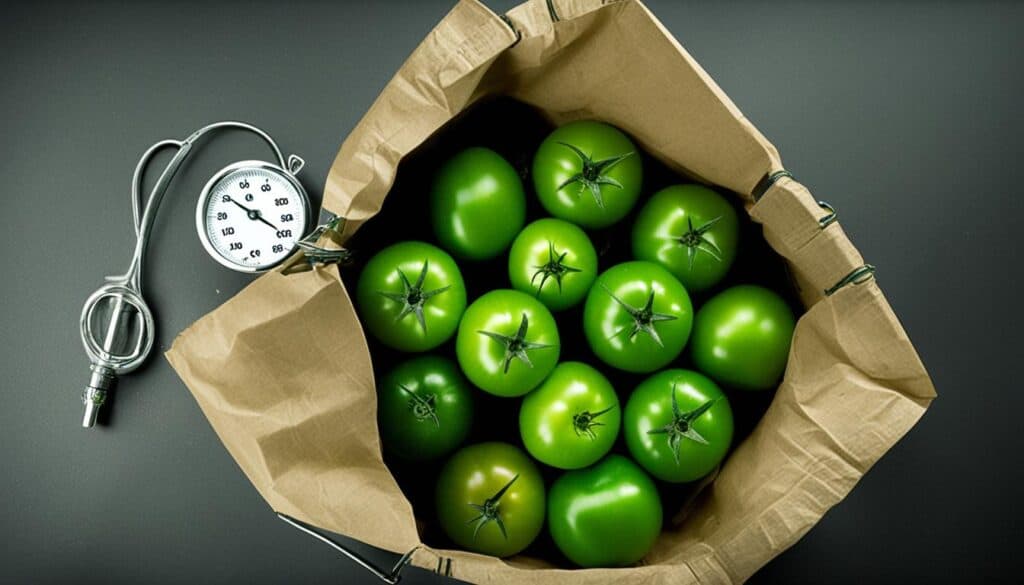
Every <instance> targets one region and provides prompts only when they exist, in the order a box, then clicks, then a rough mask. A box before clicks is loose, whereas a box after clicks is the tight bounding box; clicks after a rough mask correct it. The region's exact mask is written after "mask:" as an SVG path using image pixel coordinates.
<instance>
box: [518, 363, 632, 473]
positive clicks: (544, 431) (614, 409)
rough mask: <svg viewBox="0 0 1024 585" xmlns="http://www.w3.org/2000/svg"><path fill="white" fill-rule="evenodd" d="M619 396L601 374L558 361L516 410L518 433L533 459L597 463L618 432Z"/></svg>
mask: <svg viewBox="0 0 1024 585" xmlns="http://www.w3.org/2000/svg"><path fill="white" fill-rule="evenodd" d="M620 418H621V412H620V410H619V397H618V396H617V395H616V394H615V388H613V387H612V385H611V383H610V382H609V381H608V379H607V378H605V377H604V376H603V375H602V374H601V372H599V371H597V370H595V369H594V368H592V367H590V366H588V365H587V364H584V363H581V362H562V363H560V364H558V366H557V367H556V368H555V371H553V372H551V375H550V376H548V377H547V379H546V380H544V382H543V383H542V384H541V385H540V387H538V388H537V389H536V390H534V391H533V392H530V393H529V394H527V395H526V397H525V398H523V404H522V406H521V407H520V409H519V434H520V435H521V436H522V439H523V445H525V446H526V450H527V451H528V452H529V453H530V455H532V456H533V458H534V459H536V460H537V461H540V462H541V463H546V464H548V465H550V466H552V467H558V468H560V469H579V468H580V467H586V466H588V465H591V464H592V463H594V462H596V461H597V460H598V459H600V458H601V457H604V455H605V454H606V453H607V452H608V450H609V449H611V448H612V445H613V444H614V443H615V438H616V437H618V436H619V422H620Z"/></svg>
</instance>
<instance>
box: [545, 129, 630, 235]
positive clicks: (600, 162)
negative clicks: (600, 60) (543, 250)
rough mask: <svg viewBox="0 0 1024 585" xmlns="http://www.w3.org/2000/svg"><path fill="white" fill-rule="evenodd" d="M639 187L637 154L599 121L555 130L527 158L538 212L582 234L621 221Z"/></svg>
mask: <svg viewBox="0 0 1024 585" xmlns="http://www.w3.org/2000/svg"><path fill="white" fill-rule="evenodd" d="M642 185H643V160H642V159H641V156H640V151H639V150H637V148H636V146H634V145H633V142H632V141H631V140H630V139H629V137H627V136H626V135H625V134H624V133H623V132H622V131H621V130H619V129H617V128H615V127H614V126H610V125H608V124H604V123H602V122H595V121H592V120H580V121H576V122H570V123H568V124H565V125H564V126H561V127H559V128H558V129H556V130H555V131H554V132H552V133H551V134H549V135H548V137H547V138H545V139H544V142H542V143H541V145H540V148H538V149H537V153H536V154H535V155H534V157H533V186H534V188H535V189H536V191H537V196H538V197H539V198H540V202H541V204H542V205H543V206H544V209H547V210H548V213H550V214H551V215H553V216H555V217H558V218H561V219H565V220H568V221H571V222H573V223H575V224H577V225H580V226H583V227H585V228H587V229H598V228H603V227H607V226H610V225H612V224H613V223H615V222H617V221H619V220H620V219H622V218H623V217H625V216H626V214H627V213H629V211H630V210H631V209H632V208H633V205H635V204H636V201H637V198H638V197H639V195H640V188H641V187H642Z"/></svg>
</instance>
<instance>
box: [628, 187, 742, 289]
mask: <svg viewBox="0 0 1024 585" xmlns="http://www.w3.org/2000/svg"><path fill="white" fill-rule="evenodd" d="M738 240H739V220H738V219H737V218H736V212H735V211H734V210H733V207H732V205H730V204H729V202H728V201H726V200H725V198H724V197H722V196H721V195H719V194H718V193H716V192H714V191H712V190H711V189H708V188H707V187H704V186H702V185H673V186H671V187H666V188H664V189H662V190H661V191H658V192H657V193H655V194H654V195H653V196H651V198H650V200H648V201H647V203H646V204H644V206H643V208H642V209H641V210H640V213H639V214H638V215H637V218H636V223H634V224H633V256H634V257H636V258H637V259H638V260H648V261H650V262H657V263H658V264H661V265H662V266H664V267H665V268H667V269H668V270H669V272H671V273H672V275H673V276H675V277H676V278H678V279H679V282H681V283H683V286H685V287H686V290H688V291H690V292H696V291H702V290H707V289H709V288H711V287H712V286H714V285H715V284H717V283H718V282H719V281H720V280H722V278H723V277H725V274H726V273H727V272H728V271H729V267H730V266H732V263H733V260H735V259H736V245H737V242H738Z"/></svg>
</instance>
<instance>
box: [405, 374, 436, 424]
mask: <svg viewBox="0 0 1024 585" xmlns="http://www.w3.org/2000/svg"><path fill="white" fill-rule="evenodd" d="M398 389H399V390H401V391H402V392H405V393H406V394H407V395H408V396H409V410H411V411H412V414H413V416H414V417H416V420H417V421H424V420H427V419H430V420H431V421H433V423H434V426H435V427H437V428H441V421H440V419H438V418H437V408H436V407H435V406H434V404H435V402H436V400H437V397H436V396H434V395H433V394H428V395H427V396H425V397H424V396H420V395H419V394H416V393H415V392H413V391H412V390H409V389H408V388H406V387H405V386H403V385H401V384H399V385H398Z"/></svg>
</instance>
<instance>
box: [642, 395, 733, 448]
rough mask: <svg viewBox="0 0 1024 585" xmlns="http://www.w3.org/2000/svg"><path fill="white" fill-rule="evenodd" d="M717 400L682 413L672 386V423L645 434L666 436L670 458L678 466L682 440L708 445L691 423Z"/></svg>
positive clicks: (715, 399) (714, 399) (716, 400)
mask: <svg viewBox="0 0 1024 585" xmlns="http://www.w3.org/2000/svg"><path fill="white" fill-rule="evenodd" d="M719 398H720V397H719ZM719 398H713V399H711V400H708V401H706V402H705V403H703V404H701V405H700V406H698V407H697V408H695V409H693V410H691V411H689V412H683V411H682V410H680V409H679V401H678V400H676V385H675V384H672V421H671V422H669V423H668V424H667V425H665V426H663V427H661V428H659V429H652V430H649V431H647V434H648V435H667V436H668V447H669V449H671V450H672V457H673V459H675V461H676V465H679V445H680V444H682V442H683V438H687V439H690V440H691V441H694V442H697V443H700V444H701V445H707V444H708V440H707V439H705V438H704V436H703V435H701V434H700V433H699V432H697V429H695V428H693V423H694V421H696V420H697V419H698V418H700V417H701V416H703V415H704V413H705V412H707V411H708V410H709V409H710V408H711V407H712V406H714V405H715V403H716V402H718V400H719Z"/></svg>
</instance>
